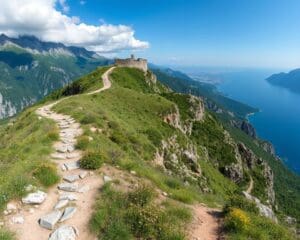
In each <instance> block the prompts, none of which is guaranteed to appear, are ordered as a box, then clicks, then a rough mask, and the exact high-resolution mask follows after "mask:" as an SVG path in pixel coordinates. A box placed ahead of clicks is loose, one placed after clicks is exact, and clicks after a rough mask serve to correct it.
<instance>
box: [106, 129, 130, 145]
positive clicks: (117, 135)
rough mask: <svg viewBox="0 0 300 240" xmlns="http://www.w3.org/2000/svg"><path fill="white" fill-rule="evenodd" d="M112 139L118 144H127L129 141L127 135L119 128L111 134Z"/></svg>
mask: <svg viewBox="0 0 300 240" xmlns="http://www.w3.org/2000/svg"><path fill="white" fill-rule="evenodd" d="M110 139H111V140H112V141H113V142H115V143H117V144H120V145H122V144H126V143H127V142H128V139H127V137H126V136H125V135H124V133H123V132H121V131H119V130H115V131H114V132H113V133H112V134H111V136H110Z"/></svg>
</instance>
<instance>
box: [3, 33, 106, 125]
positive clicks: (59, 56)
mask: <svg viewBox="0 0 300 240" xmlns="http://www.w3.org/2000/svg"><path fill="white" fill-rule="evenodd" d="M108 62H109V60H107V59H105V58H103V57H100V56H98V55H97V54H96V53H94V52H90V51H87V50H85V49H84V48H77V47H66V46H64V45H63V44H60V43H51V42H42V41H40V40H38V39H37V38H35V37H29V36H24V37H19V38H9V37H7V36H5V35H3V34H2V35H0V76H1V77H0V119H1V118H4V117H8V116H13V115H14V114H16V113H17V112H19V111H20V110H22V109H23V108H24V107H26V106H29V105H32V104H33V103H35V102H36V101H38V100H40V99H41V98H43V97H44V96H46V95H48V94H49V93H50V92H52V91H53V90H56V89H58V88H61V87H63V86H64V85H66V84H68V83H69V82H71V81H72V80H74V79H76V78H78V77H80V76H82V75H84V74H87V73H88V72H90V71H92V70H94V69H95V68H96V67H97V66H99V65H105V64H107V63H108Z"/></svg>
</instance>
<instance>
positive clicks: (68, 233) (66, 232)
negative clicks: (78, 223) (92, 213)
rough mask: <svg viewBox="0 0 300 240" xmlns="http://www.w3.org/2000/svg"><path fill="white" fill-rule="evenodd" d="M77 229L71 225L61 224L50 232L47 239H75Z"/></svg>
mask: <svg viewBox="0 0 300 240" xmlns="http://www.w3.org/2000/svg"><path fill="white" fill-rule="evenodd" d="M77 236H78V230H77V229H76V228H74V227H71V226H61V227H59V228H58V229H56V230H55V231H54V232H53V233H51V235H50V237H49V239H48V240H75V239H76V237H77Z"/></svg>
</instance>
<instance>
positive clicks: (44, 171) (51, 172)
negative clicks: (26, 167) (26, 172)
mask: <svg viewBox="0 0 300 240" xmlns="http://www.w3.org/2000/svg"><path fill="white" fill-rule="evenodd" d="M33 176H34V177H35V178H37V179H38V180H39V182H40V183H41V184H42V185H43V186H45V187H50V186H52V185H54V184H55V183H57V182H58V181H59V179H60V178H59V176H58V174H57V171H56V168H55V167H54V166H52V165H47V164H44V165H41V166H39V167H38V168H37V169H35V170H34V172H33Z"/></svg>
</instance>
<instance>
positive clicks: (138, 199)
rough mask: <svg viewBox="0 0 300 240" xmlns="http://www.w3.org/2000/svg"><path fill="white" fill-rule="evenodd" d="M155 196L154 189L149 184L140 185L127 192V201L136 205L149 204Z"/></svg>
mask: <svg viewBox="0 0 300 240" xmlns="http://www.w3.org/2000/svg"><path fill="white" fill-rule="evenodd" d="M154 196H155V193H154V191H153V190H152V189H151V188H150V186H146V185H142V186H140V187H139V188H138V189H136V190H135V191H133V192H129V193H128V201H129V202H130V203H132V204H135V205H138V206H141V207H143V206H145V205H147V204H149V203H150V202H151V201H152V200H153V198H154Z"/></svg>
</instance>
